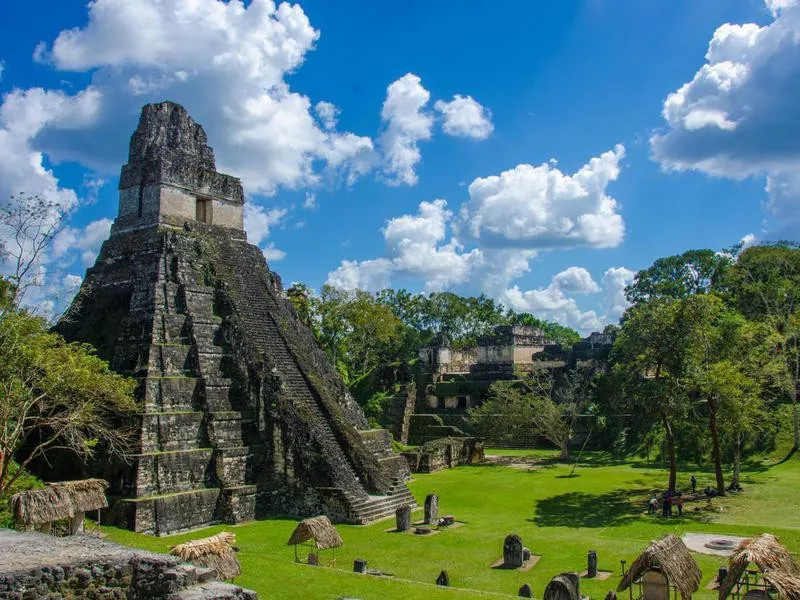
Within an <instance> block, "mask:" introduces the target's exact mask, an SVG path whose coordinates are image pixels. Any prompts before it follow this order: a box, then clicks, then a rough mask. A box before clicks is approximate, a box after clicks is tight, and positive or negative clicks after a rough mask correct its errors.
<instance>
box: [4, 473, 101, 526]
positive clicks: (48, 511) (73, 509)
mask: <svg viewBox="0 0 800 600" xmlns="http://www.w3.org/2000/svg"><path fill="white" fill-rule="evenodd" d="M106 488H108V482H106V481H104V480H103V479H81V480H78V481H59V482H57V483H48V484H47V487H44V488H41V489H38V490H28V491H25V492H19V493H17V494H14V495H13V496H11V501H10V504H11V512H12V514H13V515H14V520H15V521H16V522H17V523H22V524H23V525H26V526H35V525H41V524H43V523H51V522H53V521H57V520H59V519H68V518H73V517H74V516H75V515H77V514H79V513H85V512H89V511H92V510H99V509H101V508H106V507H108V500H107V499H106V494H105V491H106Z"/></svg>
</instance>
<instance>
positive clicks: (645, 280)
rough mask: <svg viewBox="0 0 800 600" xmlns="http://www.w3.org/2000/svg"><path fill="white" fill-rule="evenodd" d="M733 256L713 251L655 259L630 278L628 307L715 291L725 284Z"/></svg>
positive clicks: (694, 251) (692, 252)
mask: <svg viewBox="0 0 800 600" xmlns="http://www.w3.org/2000/svg"><path fill="white" fill-rule="evenodd" d="M732 264H733V257H732V256H731V255H730V254H728V253H725V252H715V251H714V250H689V251H688V252H684V253H683V254H677V255H674V256H668V257H665V258H659V259H658V260H656V261H655V262H654V263H653V264H652V265H651V266H650V267H649V268H647V269H642V270H641V271H639V272H638V273H636V275H635V276H634V279H633V283H631V284H630V285H629V286H628V287H627V288H626V289H625V296H626V297H627V299H628V301H629V302H631V303H632V304H639V303H641V302H644V301H647V300H652V299H657V298H673V299H677V298H685V297H687V296H693V295H696V294H706V293H708V292H711V291H713V290H718V289H719V288H720V287H721V286H722V285H723V282H724V281H725V277H726V274H727V272H728V271H729V269H730V268H731V265H732Z"/></svg>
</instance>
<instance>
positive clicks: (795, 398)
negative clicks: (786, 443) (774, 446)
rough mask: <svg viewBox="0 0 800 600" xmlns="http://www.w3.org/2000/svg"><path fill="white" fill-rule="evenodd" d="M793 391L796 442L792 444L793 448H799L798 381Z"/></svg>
mask: <svg viewBox="0 0 800 600" xmlns="http://www.w3.org/2000/svg"><path fill="white" fill-rule="evenodd" d="M793 392H794V393H793V398H794V400H793V401H792V417H793V419H792V420H793V421H794V444H793V445H792V450H797V449H798V448H800V421H798V415H797V383H795V385H794V390H793Z"/></svg>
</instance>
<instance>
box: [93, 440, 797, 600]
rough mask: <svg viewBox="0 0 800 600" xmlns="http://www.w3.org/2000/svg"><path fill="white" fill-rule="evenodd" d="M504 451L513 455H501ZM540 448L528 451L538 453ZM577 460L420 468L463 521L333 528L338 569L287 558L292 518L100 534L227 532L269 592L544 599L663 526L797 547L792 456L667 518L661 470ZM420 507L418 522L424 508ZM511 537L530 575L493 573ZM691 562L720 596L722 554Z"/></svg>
mask: <svg viewBox="0 0 800 600" xmlns="http://www.w3.org/2000/svg"><path fill="white" fill-rule="evenodd" d="M503 454H505V455H509V454H508V452H507V451H506V452H503ZM526 454H529V453H526V452H514V453H512V454H511V456H519V457H524V456H525V455H526ZM545 455H547V453H544V454H543V453H542V452H536V453H535V456H536V458H541V457H542V456H545ZM549 456H551V457H552V454H550V455H549ZM584 458H585V459H586V460H585V464H582V465H581V466H579V467H578V468H577V470H576V471H575V473H574V475H572V476H570V471H571V469H572V467H571V466H567V465H561V464H557V463H554V462H550V461H548V462H545V463H543V464H541V465H538V466H536V467H535V468H534V469H531V470H528V469H519V468H512V467H507V466H470V467H460V468H457V469H452V470H449V471H441V472H439V473H434V474H430V475H417V476H416V477H415V479H414V481H412V482H410V484H409V487H410V488H411V490H412V492H413V493H414V495H415V496H416V498H417V501H418V502H419V503H420V504H422V502H423V500H424V498H425V495H426V494H428V493H430V492H436V493H438V494H439V497H440V512H441V513H442V514H446V513H452V514H455V515H456V517H457V518H458V519H459V520H461V521H465V522H466V524H465V525H464V526H463V527H460V528H455V529H450V530H447V531H443V532H441V533H439V534H437V535H434V536H431V537H417V536H412V535H407V534H404V535H401V534H394V533H386V532H385V530H386V529H387V528H390V527H392V526H393V524H394V523H393V521H383V522H380V523H376V524H373V525H370V526H349V525H340V526H338V529H339V531H340V533H341V535H342V538H343V539H344V546H343V547H342V548H340V549H339V550H338V551H337V554H336V559H337V566H336V568H335V569H326V568H318V567H309V566H305V565H297V564H295V563H294V562H293V561H294V555H293V550H292V548H291V547H289V546H286V541H287V540H288V538H289V535H290V534H291V532H292V530H293V529H294V526H295V524H296V522H295V521H292V520H287V519H274V520H266V521H258V522H255V523H250V524H246V525H241V526H224V527H222V526H220V527H212V528H209V529H206V530H203V531H196V532H193V533H191V534H184V535H177V536H171V537H166V538H153V537H148V536H144V535H139V534H134V533H131V532H127V531H122V530H117V529H112V528H105V531H106V533H107V534H108V537H109V538H110V539H112V540H115V541H118V542H121V543H125V544H129V545H133V546H139V547H142V548H147V549H150V550H155V551H160V552H164V551H167V550H168V548H169V546H170V545H172V544H175V543H178V542H181V541H185V540H187V539H191V538H197V537H202V536H205V535H210V534H211V533H215V532H217V531H221V530H223V529H225V530H229V531H234V532H235V533H236V535H237V538H238V539H237V544H238V546H239V547H240V549H241V552H240V554H239V558H240V560H241V563H242V569H243V574H242V575H241V576H240V577H239V578H237V583H239V584H240V585H243V586H245V587H249V588H252V589H254V590H256V591H258V592H259V594H260V596H261V598H270V599H272V598H275V599H282V598H285V599H296V598H307V599H316V598H319V599H322V598H326V599H335V598H339V597H340V596H353V597H358V598H363V599H364V600H368V599H374V600H379V599H381V600H383V599H394V598H397V599H403V600H416V599H420V600H422V599H427V598H433V597H435V598H492V597H494V598H500V597H508V596H507V595H514V596H516V592H517V590H518V588H519V587H520V586H521V585H522V584H523V583H529V584H531V586H532V587H533V590H534V595H535V596H537V597H539V598H541V597H542V593H543V592H544V588H545V586H546V584H547V582H548V581H549V580H550V578H552V577H553V576H554V575H557V574H558V573H560V572H563V571H580V570H582V569H584V568H585V565H586V554H587V552H588V551H589V550H595V551H597V553H598V556H599V566H600V568H601V569H607V570H611V571H613V572H614V574H613V575H612V577H611V578H610V579H608V580H606V581H589V580H583V581H582V583H581V586H582V591H583V592H584V594H587V593H588V594H589V595H590V596H591V597H592V598H601V597H603V596H604V595H605V593H606V592H607V591H608V590H609V589H612V588H614V587H616V585H617V583H618V582H619V571H620V560H621V559H624V560H626V561H627V562H628V565H630V563H631V560H632V559H633V558H634V557H635V556H636V554H637V553H638V552H639V551H640V550H641V549H642V548H643V547H644V546H646V545H647V544H648V542H649V541H650V540H652V539H655V538H658V537H660V536H661V535H663V534H665V533H676V534H678V535H681V534H682V533H684V532H687V531H691V532H704V531H708V532H717V533H721V534H731V535H736V534H738V535H751V534H757V533H761V532H764V531H769V532H772V533H775V534H776V535H778V536H779V537H780V538H781V539H782V541H783V542H784V543H785V544H786V545H787V546H788V547H789V549H790V550H791V551H793V552H797V551H799V550H800V513H798V511H797V506H798V501H797V490H800V459H798V458H797V457H794V458H791V459H788V460H786V461H784V462H782V463H780V464H777V465H775V466H772V467H770V468H766V467H754V468H752V469H751V470H749V471H747V472H746V474H745V478H744V480H743V486H744V488H745V492H744V493H743V494H741V495H738V496H737V497H731V498H724V499H719V500H715V501H714V503H713V505H714V507H715V510H714V511H713V512H708V511H700V512H695V511H694V510H692V508H693V507H692V505H691V504H687V505H686V508H685V516H684V517H683V518H673V519H669V520H665V519H662V518H660V517H652V516H648V515H647V514H646V506H645V501H646V499H647V498H648V497H649V496H650V494H651V493H652V491H653V490H654V489H657V488H659V487H663V485H664V482H665V480H666V474H665V471H663V470H662V469H661V468H659V467H657V466H651V465H646V464H643V463H637V462H633V463H622V462H618V461H613V460H610V459H608V458H607V457H605V456H603V455H594V454H589V455H586V456H585V457H584ZM694 472H695V473H696V474H697V475H698V479H699V480H700V485H701V487H704V486H705V485H706V483H710V482H711V479H712V477H711V474H710V473H708V472H701V471H694ZM690 474H691V472H690V471H688V470H687V471H686V472H683V473H681V475H680V482H679V483H680V485H681V486H682V487H683V488H684V489H688V487H689V484H688V479H689V476H690ZM702 504H703V505H704V504H705V503H702ZM416 514H417V515H418V516H420V517H421V514H422V513H421V511H420V512H419V513H416ZM514 532H516V533H518V534H519V535H521V536H522V539H523V542H524V543H525V545H526V546H528V547H530V548H531V550H532V551H533V552H534V553H535V554H540V555H541V556H542V558H541V560H540V561H539V563H538V564H537V565H536V566H535V567H534V568H533V570H531V571H529V572H527V573H519V572H516V571H503V570H493V569H491V568H489V565H490V564H491V563H492V562H493V561H495V560H496V559H498V558H500V557H501V556H502V545H503V538H504V537H505V536H506V535H507V534H509V533H514ZM355 558H365V559H367V560H368V561H369V566H370V567H371V568H374V569H380V570H381V571H384V572H389V573H393V574H394V575H395V577H394V578H393V579H388V578H376V577H369V576H363V575H356V574H353V573H350V571H351V570H352V565H353V559H355ZM695 558H696V559H697V561H698V563H699V564H700V567H701V569H702V570H703V575H704V581H703V587H702V588H701V590H700V591H699V593H698V594H697V597H698V598H701V599H708V600H711V598H712V597H715V596H716V594H715V593H714V592H709V591H707V590H705V584H706V583H707V582H708V581H710V580H711V579H712V578H713V577H714V576H715V574H716V571H717V568H718V567H719V566H720V565H721V564H723V561H724V559H722V558H720V557H715V556H708V555H701V554H696V555H695ZM442 569H446V570H447V571H448V572H449V574H450V582H451V585H452V586H453V588H450V589H445V588H438V587H436V586H434V585H433V582H434V581H435V579H436V576H437V575H438V574H439V572H440V571H441V570H442ZM504 595H505V596H504Z"/></svg>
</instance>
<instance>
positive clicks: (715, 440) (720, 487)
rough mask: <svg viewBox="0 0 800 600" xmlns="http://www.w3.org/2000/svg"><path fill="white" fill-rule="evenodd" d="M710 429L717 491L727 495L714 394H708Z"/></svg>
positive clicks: (721, 494)
mask: <svg viewBox="0 0 800 600" xmlns="http://www.w3.org/2000/svg"><path fill="white" fill-rule="evenodd" d="M706 401H707V403H708V430H709V431H710V432H711V458H712V459H713V461H714V474H715V475H716V477H717V493H718V494H719V495H720V496H724V495H725V478H724V476H723V474H722V453H721V452H720V449H719V432H718V431H717V399H716V398H714V396H713V394H711V395H709V396H708V399H707V400H706Z"/></svg>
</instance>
